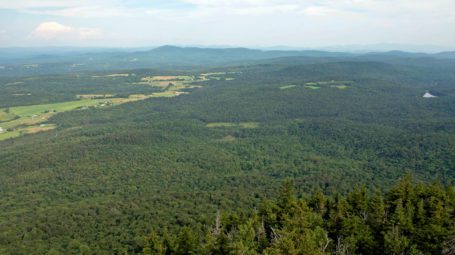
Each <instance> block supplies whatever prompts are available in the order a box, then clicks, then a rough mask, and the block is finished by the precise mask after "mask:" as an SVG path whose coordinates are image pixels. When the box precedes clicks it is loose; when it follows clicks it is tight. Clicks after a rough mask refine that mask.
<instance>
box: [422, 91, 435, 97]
mask: <svg viewBox="0 0 455 255" xmlns="http://www.w3.org/2000/svg"><path fill="white" fill-rule="evenodd" d="M423 97H424V98H435V97H437V96H434V95H432V94H430V92H428V91H427V92H425V94H424V95H423Z"/></svg>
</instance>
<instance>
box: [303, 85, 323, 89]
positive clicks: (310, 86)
mask: <svg viewBox="0 0 455 255" xmlns="http://www.w3.org/2000/svg"><path fill="white" fill-rule="evenodd" d="M305 88H307V89H320V88H321V87H319V86H313V85H305Z"/></svg>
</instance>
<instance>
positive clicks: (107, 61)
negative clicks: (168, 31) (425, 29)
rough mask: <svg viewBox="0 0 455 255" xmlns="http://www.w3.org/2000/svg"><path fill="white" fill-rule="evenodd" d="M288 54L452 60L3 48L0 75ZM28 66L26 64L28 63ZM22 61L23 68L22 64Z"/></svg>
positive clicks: (273, 55) (271, 58)
mask: <svg viewBox="0 0 455 255" xmlns="http://www.w3.org/2000/svg"><path fill="white" fill-rule="evenodd" d="M283 58H284V59H286V60H285V62H287V61H289V59H287V58H292V59H291V60H292V61H298V62H301V63H314V62H327V61H359V60H360V61H382V62H384V61H385V62H394V61H398V62H400V63H403V62H410V63H412V61H410V60H412V59H420V58H428V59H429V60H430V59H434V60H437V59H445V60H449V61H451V60H455V51H454V52H441V53H435V54H430V53H413V52H405V51H387V52H369V53H349V52H334V51H318V50H258V49H248V48H199V47H177V46H169V45H166V46H161V47H157V48H153V49H147V48H136V49H134V48H132V49H113V48H24V49H21V48H3V49H0V66H1V68H0V75H10V74H12V73H17V72H19V73H21V74H24V73H32V74H33V73H34V74H37V73H39V74H46V73H56V72H76V71H85V70H107V69H110V70H112V69H135V68H158V69H176V68H177V69H182V70H184V69H194V68H205V67H213V66H223V65H245V64H257V63H258V62H261V61H265V60H267V61H268V62H281V61H282V60H283ZM32 64H33V68H31V67H30V66H27V65H32ZM24 65H26V66H24Z"/></svg>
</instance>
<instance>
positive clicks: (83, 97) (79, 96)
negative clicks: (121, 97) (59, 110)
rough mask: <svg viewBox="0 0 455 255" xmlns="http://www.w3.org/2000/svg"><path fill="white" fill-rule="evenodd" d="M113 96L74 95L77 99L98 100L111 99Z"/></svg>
mask: <svg viewBox="0 0 455 255" xmlns="http://www.w3.org/2000/svg"><path fill="white" fill-rule="evenodd" d="M111 97H114V94H81V95H76V98H77V99H100V98H111Z"/></svg>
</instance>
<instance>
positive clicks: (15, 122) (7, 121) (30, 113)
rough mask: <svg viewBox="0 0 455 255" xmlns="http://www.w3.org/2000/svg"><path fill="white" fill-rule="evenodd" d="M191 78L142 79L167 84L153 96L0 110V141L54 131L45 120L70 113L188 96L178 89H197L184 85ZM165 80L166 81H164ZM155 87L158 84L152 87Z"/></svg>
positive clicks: (81, 97)
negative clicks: (149, 99)
mask: <svg viewBox="0 0 455 255" xmlns="http://www.w3.org/2000/svg"><path fill="white" fill-rule="evenodd" d="M127 75H128V74H111V75H107V77H124V76H127ZM193 79H194V77H192V76H153V77H146V79H144V78H143V81H144V82H146V83H147V84H149V85H152V86H154V85H157V86H161V85H160V84H161V83H162V82H164V83H167V84H166V87H163V89H164V91H162V92H156V93H152V94H148V95H146V94H132V95H129V97H128V98H120V97H115V95H114V94H108V93H106V94H104V93H103V94H78V95H76V98H77V99H78V100H74V101H67V102H61V103H52V104H38V105H29V106H16V107H10V108H8V109H6V108H5V109H0V127H1V128H2V133H1V134H0V140H5V139H9V138H14V137H18V136H20V135H22V134H32V133H38V132H43V131H48V130H52V129H55V128H56V126H55V125H53V124H43V123H45V122H47V121H48V120H49V118H51V117H52V116H54V115H55V114H58V113H61V112H66V111H73V110H83V109H87V108H92V107H94V108H98V107H109V106H114V105H119V104H124V103H128V102H134V101H139V100H145V99H148V98H159V97H164V98H171V97H176V96H179V95H182V94H187V93H188V92H183V91H180V90H181V89H187V88H199V87H201V86H198V85H190V84H186V83H191V82H193ZM164 80H166V81H164ZM169 81H172V82H174V83H172V85H169ZM155 83H158V84H155Z"/></svg>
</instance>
